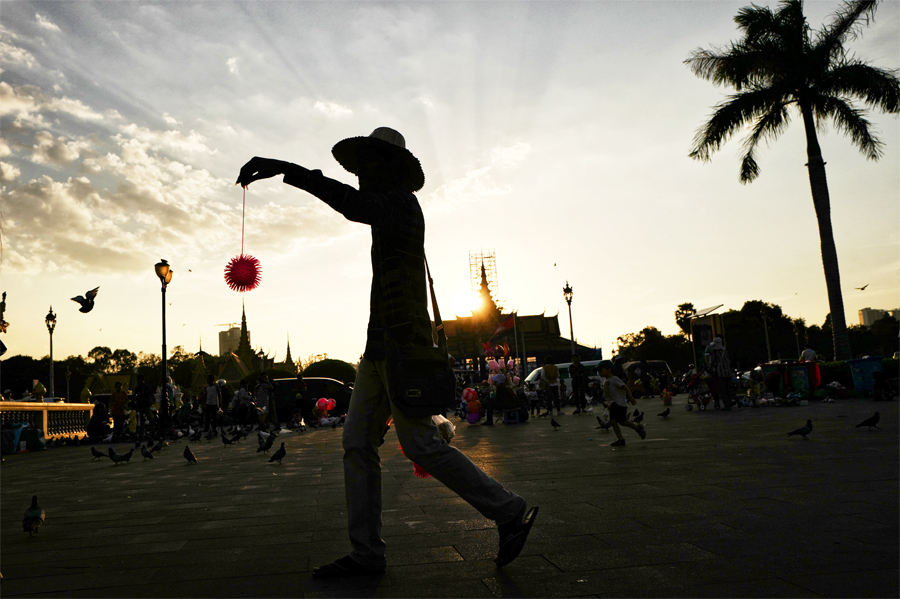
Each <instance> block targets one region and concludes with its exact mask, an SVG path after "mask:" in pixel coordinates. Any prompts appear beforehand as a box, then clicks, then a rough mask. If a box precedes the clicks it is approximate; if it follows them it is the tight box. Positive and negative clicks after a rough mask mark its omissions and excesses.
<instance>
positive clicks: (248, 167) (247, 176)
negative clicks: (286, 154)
mask: <svg viewBox="0 0 900 599" xmlns="http://www.w3.org/2000/svg"><path fill="white" fill-rule="evenodd" d="M290 167H291V163H290V162H285V161H284V160H273V159H272V158H260V157H259V156H254V157H253V158H251V159H250V161H249V162H248V163H247V164H245V165H244V166H242V167H241V174H240V175H238V178H237V181H235V185H240V186H241V187H247V186H248V185H250V184H251V183H253V182H254V181H257V180H259V179H268V178H269V177H274V176H276V175H283V174H285V173H287V172H288V170H289V169H290Z"/></svg>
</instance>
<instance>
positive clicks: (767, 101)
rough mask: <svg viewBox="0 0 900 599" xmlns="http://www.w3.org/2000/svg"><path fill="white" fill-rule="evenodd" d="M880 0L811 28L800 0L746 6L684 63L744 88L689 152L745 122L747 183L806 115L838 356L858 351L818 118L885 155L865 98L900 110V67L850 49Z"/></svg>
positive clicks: (708, 151)
mask: <svg viewBox="0 0 900 599" xmlns="http://www.w3.org/2000/svg"><path fill="white" fill-rule="evenodd" d="M877 4H878V0H853V1H847V2H845V3H844V5H843V7H842V8H841V9H840V10H839V11H838V12H837V13H835V15H834V17H833V20H832V22H831V23H830V24H828V25H826V26H823V27H822V28H821V29H820V30H818V31H815V32H813V31H811V30H810V27H809V25H808V23H807V22H806V17H805V16H804V15H803V2H802V0H784V1H782V2H781V4H780V5H779V7H778V10H777V11H776V12H774V13H773V12H772V11H771V10H770V9H769V8H767V7H759V6H755V5H752V6H749V7H746V8H742V9H741V10H740V11H739V12H738V14H737V16H736V17H735V18H734V20H735V22H736V23H737V24H738V29H740V30H741V31H742V32H743V35H744V37H743V38H742V39H741V40H739V41H737V42H732V43H731V44H730V45H729V47H727V48H725V49H718V48H712V49H710V50H704V49H698V50H695V51H694V52H692V53H691V55H690V58H688V59H687V60H685V61H684V62H685V64H686V65H688V67H689V68H690V69H691V70H692V71H693V72H694V74H695V75H697V76H698V77H702V78H703V79H706V80H707V81H712V82H713V83H714V84H715V85H720V84H722V85H725V86H731V87H733V88H734V89H735V90H736V93H734V94H733V95H730V96H728V98H727V99H726V100H724V101H722V102H720V103H719V104H717V105H716V107H715V109H714V112H713V114H712V116H711V117H710V119H709V121H707V122H706V124H704V125H703V126H702V127H701V128H700V129H698V131H697V134H696V136H695V137H694V146H693V150H692V151H691V153H690V156H691V158H694V159H697V160H702V161H709V160H710V159H711V157H712V154H713V153H714V152H715V151H716V150H718V149H719V148H720V147H721V146H722V144H724V143H725V142H726V141H727V140H728V139H729V138H730V137H731V136H732V135H733V134H734V133H735V132H737V131H740V130H742V129H744V127H747V128H748V129H749V134H748V136H747V137H746V139H745V140H744V148H745V150H746V153H745V154H744V156H743V159H742V160H741V173H740V180H741V183H744V184H746V183H750V182H751V181H753V180H754V179H756V177H757V176H759V166H758V165H757V163H756V160H755V157H754V155H755V152H756V149H757V146H758V145H759V142H760V141H767V142H768V141H774V140H775V139H777V138H778V136H779V135H780V134H781V133H782V132H784V130H785V128H786V127H787V126H788V123H789V122H790V116H791V113H792V111H793V110H794V109H796V110H799V112H800V115H801V116H802V117H803V125H804V127H805V130H806V154H807V159H808V162H807V164H806V167H807V168H808V169H809V186H810V188H811V190H812V198H813V205H814V206H815V210H816V219H817V220H818V224H819V238H820V240H821V244H822V263H823V266H824V269H825V286H826V289H827V291H828V303H829V306H830V308H831V314H832V320H833V334H834V359H835V360H846V359H849V358H851V357H852V355H851V352H850V341H849V338H848V335H847V323H846V319H845V316H844V300H843V296H842V294H841V279H840V273H839V271H838V260H837V249H836V248H835V245H834V233H833V231H832V228H831V203H830V202H831V201H830V199H829V197H828V182H827V181H826V179H825V161H824V160H823V159H822V150H821V148H820V147H819V141H818V138H817V137H816V129H817V127H821V126H823V124H824V123H823V122H824V121H825V120H827V119H830V120H831V122H832V123H833V125H834V126H835V127H836V128H837V129H838V130H840V131H843V132H844V133H846V134H847V135H848V136H849V137H850V140H851V141H852V142H853V144H854V145H856V146H857V147H858V148H859V150H860V152H862V153H863V154H864V155H865V156H866V158H868V159H869V160H878V159H879V158H880V157H881V155H882V145H883V144H882V142H881V141H879V140H878V139H877V138H876V137H875V136H874V135H873V134H872V132H871V130H870V125H871V123H870V122H869V121H868V120H867V119H866V113H865V111H863V110H860V109H859V108H857V107H856V106H855V105H854V103H853V100H857V101H860V102H862V103H863V104H865V105H867V106H868V107H870V108H878V109H881V110H882V111H884V112H888V113H897V112H900V82H898V79H897V71H895V70H885V69H879V68H876V67H872V66H870V65H867V64H865V63H863V62H861V61H860V60H857V59H856V58H855V57H854V56H852V55H851V54H849V53H848V51H847V49H846V48H845V47H844V44H845V42H847V41H849V40H852V39H854V38H855V37H856V36H857V35H858V34H859V32H860V30H861V27H862V26H863V25H868V23H869V21H870V20H871V19H872V18H873V17H874V14H875V8H876V6H877Z"/></svg>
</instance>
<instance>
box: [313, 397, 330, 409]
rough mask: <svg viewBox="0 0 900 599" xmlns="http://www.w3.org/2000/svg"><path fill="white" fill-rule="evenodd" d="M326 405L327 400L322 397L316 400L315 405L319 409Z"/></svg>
mask: <svg viewBox="0 0 900 599" xmlns="http://www.w3.org/2000/svg"><path fill="white" fill-rule="evenodd" d="M327 405H328V400H327V399H325V398H324V397H320V398H319V401H317V402H316V407H317V408H319V409H320V410H324V409H325V406H327Z"/></svg>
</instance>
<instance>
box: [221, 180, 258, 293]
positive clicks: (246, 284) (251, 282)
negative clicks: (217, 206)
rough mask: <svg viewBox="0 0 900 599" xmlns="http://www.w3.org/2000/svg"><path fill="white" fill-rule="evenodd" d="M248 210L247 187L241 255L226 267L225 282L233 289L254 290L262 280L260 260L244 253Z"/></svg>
mask: <svg viewBox="0 0 900 599" xmlns="http://www.w3.org/2000/svg"><path fill="white" fill-rule="evenodd" d="M246 210H247V188H246V187H245V188H244V205H243V207H242V208H241V255H240V256H235V257H234V258H232V259H231V262H229V263H228V265H227V266H226V267H225V282H226V283H228V286H229V287H231V289H232V290H233V291H237V292H239V293H243V292H245V291H252V290H254V289H256V288H257V287H258V286H259V282H260V281H261V280H262V266H260V264H259V260H257V259H256V258H254V257H253V256H250V255H248V254H244V213H245V212H246Z"/></svg>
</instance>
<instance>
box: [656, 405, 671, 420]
mask: <svg viewBox="0 0 900 599" xmlns="http://www.w3.org/2000/svg"><path fill="white" fill-rule="evenodd" d="M671 413H672V408H666V409H665V410H664V411H662V412H660V413H659V414H657V416H662V417H663V420H668V419H669V414H671Z"/></svg>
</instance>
